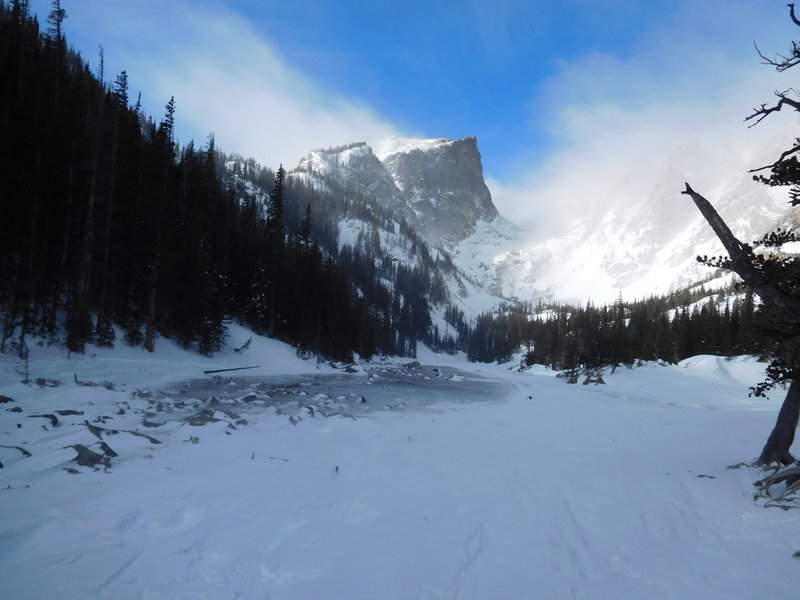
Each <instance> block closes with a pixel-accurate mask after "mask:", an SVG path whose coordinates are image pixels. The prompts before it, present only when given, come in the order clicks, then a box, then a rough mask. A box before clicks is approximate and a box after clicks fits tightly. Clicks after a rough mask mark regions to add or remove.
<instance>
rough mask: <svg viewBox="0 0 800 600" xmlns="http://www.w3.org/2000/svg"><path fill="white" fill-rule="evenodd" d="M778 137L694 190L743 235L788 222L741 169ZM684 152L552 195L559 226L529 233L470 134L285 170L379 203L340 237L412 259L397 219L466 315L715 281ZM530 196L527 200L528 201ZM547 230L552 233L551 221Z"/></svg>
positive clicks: (768, 191) (771, 192)
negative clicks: (500, 199)
mask: <svg viewBox="0 0 800 600" xmlns="http://www.w3.org/2000/svg"><path fill="white" fill-rule="evenodd" d="M784 143H785V140H783V139H776V140H772V142H771V143H770V144H767V145H766V146H765V147H762V148H756V149H748V152H747V157H746V158H741V157H740V158H741V160H740V161H739V163H737V162H736V161H731V166H730V167H729V168H728V169H727V170H726V171H721V172H719V173H718V174H715V176H713V177H708V176H707V175H705V176H704V177H703V178H701V179H702V180H703V181H712V182H713V185H710V186H708V187H707V188H706V187H704V188H703V189H701V190H699V191H701V193H704V194H705V195H707V197H708V198H709V200H711V201H712V203H713V204H714V205H715V206H716V207H717V209H718V210H719V212H720V214H721V215H722V216H723V217H724V218H725V219H726V221H727V222H728V223H729V224H730V225H731V227H732V229H733V230H734V233H735V234H736V235H737V236H739V237H740V239H742V240H743V241H746V242H750V241H752V240H754V239H756V238H757V237H759V236H760V235H761V234H762V233H764V232H765V231H768V230H769V229H771V228H772V227H774V226H775V225H776V224H778V223H782V222H786V221H787V220H790V219H792V218H794V217H793V216H792V211H791V210H790V207H789V206H788V204H787V203H786V194H785V191H784V190H779V189H774V188H766V187H765V186H763V185H760V184H758V183H755V182H753V181H752V176H751V175H750V174H748V173H747V168H746V167H747V166H748V165H749V166H752V165H753V164H754V163H755V164H759V161H763V162H762V163H760V164H765V163H766V162H769V159H770V158H774V156H776V155H777V154H778V153H779V151H780V150H779V149H780V148H781V147H783V146H782V144H784ZM680 159H681V157H679V156H672V157H669V156H665V157H663V160H661V161H660V162H659V163H658V164H659V166H658V167H656V168H655V169H652V170H651V171H650V172H648V173H647V176H646V177H641V176H639V177H638V181H639V183H638V185H628V184H627V183H626V181H624V180H623V181H621V182H620V183H619V185H616V186H615V187H614V189H613V190H612V191H610V192H598V195H602V197H593V198H582V197H564V198H559V199H558V201H559V206H563V212H564V215H565V217H564V219H563V222H564V224H565V225H563V226H562V227H561V229H558V230H554V231H552V233H551V234H549V235H547V236H542V235H540V236H539V238H538V239H535V240H531V239H530V236H529V235H528V234H527V233H526V232H525V231H523V230H522V229H520V228H519V227H517V226H515V225H514V224H513V223H511V222H510V221H508V220H507V219H505V218H504V217H503V216H502V215H500V214H499V212H498V210H497V208H496V207H495V205H494V202H493V200H492V195H491V193H490V191H489V189H488V187H487V186H486V183H485V181H484V176H483V166H482V163H481V156H480V152H479V150H478V145H477V140H476V138H475V137H465V138H462V139H458V140H452V139H447V138H435V139H409V138H400V137H391V138H388V139H385V140H381V141H379V142H376V143H373V144H371V145H370V144H367V143H363V142H361V143H354V144H350V145H346V146H341V147H338V148H331V149H327V150H315V151H312V152H310V153H309V154H308V155H307V156H306V157H305V158H304V159H303V160H302V161H301V162H300V164H299V165H298V166H297V167H296V168H295V169H293V170H292V171H290V173H289V177H290V178H293V179H295V180H297V181H302V182H303V183H304V184H306V185H310V186H312V187H314V188H316V189H318V190H320V191H321V192H323V193H328V194H338V195H341V196H344V197H356V196H357V197H360V198H362V199H366V201H367V203H368V205H369V206H373V205H374V207H376V208H377V207H380V209H381V210H382V211H383V213H382V214H383V215H384V217H383V220H381V219H378V218H377V217H372V216H370V215H369V214H361V215H357V216H353V215H349V216H348V217H347V218H346V219H340V222H339V223H338V225H337V227H338V231H339V242H340V244H349V245H351V246H356V245H358V244H359V243H362V244H363V240H364V239H365V238H371V239H373V240H376V241H378V243H379V244H380V245H381V246H382V247H383V248H384V250H385V251H386V252H388V253H389V255H391V256H392V260H393V261H399V262H400V263H403V264H410V265H413V264H415V261H416V259H415V257H414V248H415V244H416V242H415V241H414V240H412V239H410V238H407V232H406V233H404V231H405V230H403V228H402V227H400V226H399V223H401V222H403V221H404V222H405V223H406V224H407V225H408V228H410V229H411V230H412V231H413V234H414V235H415V236H417V238H418V240H421V241H422V242H424V244H425V245H426V248H427V250H428V251H429V252H430V253H431V255H432V256H433V257H434V260H435V261H440V262H441V263H442V264H444V263H446V264H448V265H452V266H453V267H455V268H454V270H451V271H449V272H447V273H444V274H443V278H444V279H445V280H446V282H447V283H446V285H447V287H448V289H449V294H450V297H451V300H453V301H454V303H455V304H456V305H458V306H459V307H460V308H461V309H462V310H464V312H465V313H466V314H467V316H468V317H470V316H474V315H476V314H479V313H480V312H482V311H484V310H490V309H492V308H493V307H495V306H497V305H498V304H499V303H500V302H502V301H505V300H508V299H516V300H523V301H536V300H538V299H542V298H544V299H555V300H571V301H579V302H584V301H586V300H588V299H591V300H594V301H596V302H607V301H611V300H613V299H614V298H615V297H616V296H617V295H618V294H619V293H620V292H621V293H622V294H623V296H624V297H626V298H630V299H633V298H641V297H645V296H647V295H652V294H660V293H666V292H669V291H671V290H676V289H682V288H685V287H690V286H692V285H694V284H696V283H697V282H700V281H706V280H708V279H709V278H712V277H714V273H713V272H712V271H711V270H710V269H708V268H707V267H704V266H703V265H700V264H699V263H697V260H696V257H697V256H698V255H709V256H713V255H717V254H721V253H722V247H721V246H720V244H719V243H718V241H717V240H716V237H715V236H714V234H713V232H712V231H711V229H710V228H709V227H708V225H707V224H706V223H705V221H704V220H703V218H702V217H701V215H700V214H699V212H698V211H697V210H696V209H695V208H694V206H693V205H692V203H691V201H689V200H688V199H687V198H686V197H685V196H682V195H681V194H680V191H681V189H682V187H683V182H684V181H690V182H691V181H695V180H696V178H697V177H699V173H700V168H699V167H697V168H694V167H692V168H688V167H687V166H686V165H685V162H684V161H682V160H680ZM637 168H638V166H637V165H631V166H630V171H631V172H635V171H636V169H637ZM642 182H643V183H642ZM537 201H540V200H539V199H537V198H536V197H533V196H532V197H531V198H530V202H531V206H536V204H537ZM387 219H388V222H387ZM390 223H393V224H390ZM542 230H547V231H550V229H549V228H548V227H547V224H543V227H542ZM359 240H361V241H360V242H359Z"/></svg>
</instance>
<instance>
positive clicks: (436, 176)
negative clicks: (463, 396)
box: [379, 137, 497, 244]
mask: <svg viewBox="0 0 800 600" xmlns="http://www.w3.org/2000/svg"><path fill="white" fill-rule="evenodd" d="M414 142H417V143H416V144H415V143H414ZM379 153H380V155H381V156H380V158H381V160H382V162H383V165H384V166H385V167H386V170H387V171H388V172H389V174H390V175H391V177H392V179H393V180H394V182H395V185H396V186H397V188H398V189H399V190H401V191H402V193H403V195H404V197H405V199H406V203H407V204H408V206H409V207H410V208H411V209H412V210H413V211H414V213H415V214H416V217H417V218H416V222H417V227H418V230H419V231H420V233H421V234H422V235H423V237H425V238H427V239H429V240H435V239H441V240H443V241H445V242H448V243H450V244H453V243H456V242H458V241H461V240H463V239H464V238H466V237H467V236H469V235H470V234H472V233H473V232H474V231H475V227H476V225H477V224H478V221H492V220H493V219H494V218H495V217H496V216H497V209H496V208H495V206H494V204H493V203H492V197H491V194H490V193H489V189H488V188H487V187H486V183H485V182H484V180H483V165H482V163H481V155H480V152H479V151H478V143H477V140H476V138H475V137H465V138H462V139H460V140H450V139H446V138H440V139H436V140H406V139H398V138H394V139H392V140H387V141H386V142H385V143H384V144H383V147H382V148H380V150H379Z"/></svg>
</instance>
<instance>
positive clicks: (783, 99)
mask: <svg viewBox="0 0 800 600" xmlns="http://www.w3.org/2000/svg"><path fill="white" fill-rule="evenodd" d="M790 92H795V90H794V89H792V88H789V89H788V90H785V91H783V92H778V91H776V92H775V95H776V96H777V97H778V102H777V103H776V104H775V105H774V106H767V105H766V103H764V104H762V105H761V107H760V108H754V109H753V112H752V114H750V115H749V116H747V117H745V119H744V120H745V121H750V120H752V119H755V122H754V123H751V124H750V125H748V128H749V127H755V126H756V125H758V124H759V123H760V122H761V121H763V120H764V119H765V118H766V117H767V115H770V114H772V113H774V112H780V110H781V109H782V108H783V107H784V106H785V105H789V106H791V107H792V108H793V109H795V110H796V111H800V101H798V100H794V99H792V98H789V96H788V94H789V93H790ZM795 93H797V92H795Z"/></svg>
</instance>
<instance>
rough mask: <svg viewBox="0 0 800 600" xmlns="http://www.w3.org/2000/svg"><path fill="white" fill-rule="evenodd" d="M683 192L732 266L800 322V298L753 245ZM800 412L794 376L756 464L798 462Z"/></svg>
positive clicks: (694, 196) (758, 291) (698, 199)
mask: <svg viewBox="0 0 800 600" xmlns="http://www.w3.org/2000/svg"><path fill="white" fill-rule="evenodd" d="M681 193H682V194H686V195H687V196H689V197H690V198H691V199H692V201H693V202H694V203H695V205H696V206H697V208H698V209H699V210H700V213H701V214H702V215H703V217H704V218H705V220H706V221H707V222H708V224H709V225H710V226H711V228H712V229H713V230H714V233H715V234H716V235H717V238H719V241H720V242H722V245H723V246H724V247H725V250H726V251H727V252H728V256H729V257H730V265H729V268H730V269H731V270H732V271H734V272H735V273H736V274H737V275H738V276H739V277H741V278H742V280H743V281H744V282H745V283H746V284H747V285H748V286H750V288H751V289H752V290H753V291H754V292H755V293H756V294H758V296H759V297H760V298H761V300H762V301H763V302H764V303H765V304H771V305H772V306H774V307H775V308H776V309H777V310H778V311H780V313H781V314H782V315H784V316H785V317H786V319H787V320H790V321H795V322H800V302H798V300H797V299H796V298H793V297H791V296H787V295H786V294H785V293H784V292H783V291H782V290H781V289H780V288H778V287H777V286H776V285H775V284H774V283H772V282H769V281H767V280H766V278H765V277H764V276H763V274H762V273H761V272H759V270H758V269H757V268H756V266H755V264H754V260H753V259H754V254H753V249H752V247H750V246H749V245H747V244H743V243H742V242H740V241H739V240H738V239H737V238H736V236H735V235H733V232H732V231H731V230H730V228H729V227H728V225H727V224H726V223H725V221H724V220H723V219H722V217H720V216H719V213H718V212H717V211H716V209H715V208H714V207H713V206H712V205H711V203H710V202H709V201H708V200H706V199H705V198H704V197H703V196H701V195H700V194H698V193H697V192H695V191H694V190H693V189H692V188H691V187H690V186H689V184H688V183H687V184H686V189H685V190H684V191H683V192H681ZM798 416H800V387H798V385H796V382H795V380H792V383H791V385H790V386H789V391H788V392H787V394H786V399H785V400H784V401H783V405H782V406H781V410H780V412H779V413H778V419H777V421H776V422H775V427H774V428H773V430H772V433H770V435H769V439H768V440H767V443H766V445H765V446H764V449H763V450H762V451H761V456H759V458H758V461H757V464H759V465H768V464H772V463H775V462H778V463H780V464H784V465H788V464H790V463H793V462H795V458H794V457H793V456H792V455H791V454H790V453H789V448H791V446H792V443H793V442H794V435H795V431H796V430H797V422H798Z"/></svg>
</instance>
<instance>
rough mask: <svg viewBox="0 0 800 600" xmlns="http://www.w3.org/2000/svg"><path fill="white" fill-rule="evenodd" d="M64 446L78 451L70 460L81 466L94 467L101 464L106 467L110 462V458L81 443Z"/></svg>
mask: <svg viewBox="0 0 800 600" xmlns="http://www.w3.org/2000/svg"><path fill="white" fill-rule="evenodd" d="M64 448H72V449H73V450H75V452H77V453H78V456H76V457H75V458H73V459H72V460H74V461H75V462H76V463H78V464H79V465H80V466H82V467H92V468H93V469H96V468H97V465H103V466H104V467H107V466H109V465H110V464H111V459H109V458H108V457H107V456H103V455H102V454H98V453H97V452H94V451H93V450H89V448H87V447H86V446H84V445H83V444H70V445H69V446H64Z"/></svg>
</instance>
